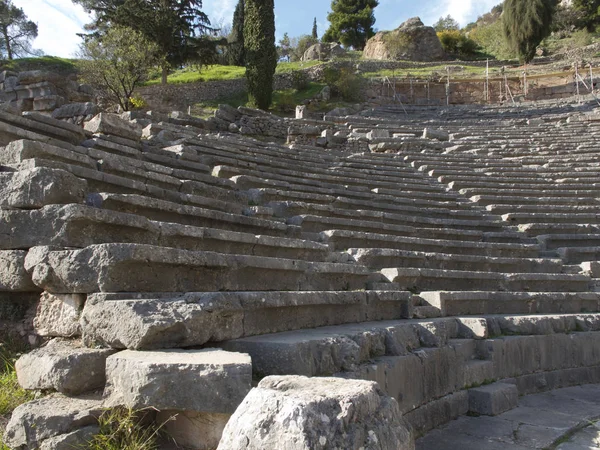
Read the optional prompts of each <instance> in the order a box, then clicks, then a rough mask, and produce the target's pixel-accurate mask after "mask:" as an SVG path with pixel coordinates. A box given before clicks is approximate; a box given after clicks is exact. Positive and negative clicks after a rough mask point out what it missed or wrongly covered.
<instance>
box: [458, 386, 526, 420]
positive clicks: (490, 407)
mask: <svg viewBox="0 0 600 450" xmlns="http://www.w3.org/2000/svg"><path fill="white" fill-rule="evenodd" d="M518 402H519V392H518V390H517V386H516V385H514V384H507V383H493V384H489V385H487V386H481V387H477V388H474V389H469V411H470V412H472V413H475V414H483V415H486V416H497V415H498V414H502V413H503V412H506V411H509V410H511V409H513V408H516V406H517V403H518Z"/></svg>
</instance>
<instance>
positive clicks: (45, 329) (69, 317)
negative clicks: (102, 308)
mask: <svg viewBox="0 0 600 450" xmlns="http://www.w3.org/2000/svg"><path fill="white" fill-rule="evenodd" d="M84 302H85V296H84V295H80V294H62V295H61V294H58V295H54V294H50V293H49V292H44V293H42V295H41V297H40V302H39V303H38V307H37V311H36V314H35V318H34V319H33V326H34V328H35V331H36V332H37V333H38V334H39V335H40V336H45V337H74V336H79V335H81V326H80V324H79V316H80V313H81V310H82V309H83V304H84Z"/></svg>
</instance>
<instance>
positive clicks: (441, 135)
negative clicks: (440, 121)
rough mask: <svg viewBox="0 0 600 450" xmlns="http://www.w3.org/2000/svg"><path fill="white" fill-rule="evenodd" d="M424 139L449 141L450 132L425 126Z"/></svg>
mask: <svg viewBox="0 0 600 450" xmlns="http://www.w3.org/2000/svg"><path fill="white" fill-rule="evenodd" d="M423 139H435V140H438V141H449V140H450V134H448V132H446V131H443V130H433V129H431V128H425V129H424V130H423Z"/></svg>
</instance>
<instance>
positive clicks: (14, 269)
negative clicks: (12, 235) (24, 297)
mask: <svg viewBox="0 0 600 450" xmlns="http://www.w3.org/2000/svg"><path fill="white" fill-rule="evenodd" d="M26 256H27V252H26V251H23V250H4V251H0V291H8V292H37V291H39V288H38V287H37V286H36V285H35V284H33V282H32V281H31V276H30V275H29V274H28V273H27V272H26V271H25V257H26Z"/></svg>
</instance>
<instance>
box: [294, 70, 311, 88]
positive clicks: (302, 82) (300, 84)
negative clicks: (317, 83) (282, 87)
mask: <svg viewBox="0 0 600 450" xmlns="http://www.w3.org/2000/svg"><path fill="white" fill-rule="evenodd" d="M308 86H309V81H308V75H307V74H306V72H302V71H300V70H294V71H292V87H293V88H294V89H296V90H297V91H305V90H306V89H308Z"/></svg>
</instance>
